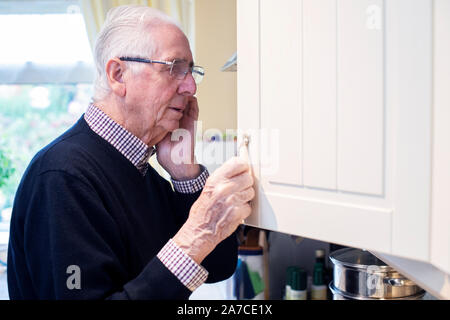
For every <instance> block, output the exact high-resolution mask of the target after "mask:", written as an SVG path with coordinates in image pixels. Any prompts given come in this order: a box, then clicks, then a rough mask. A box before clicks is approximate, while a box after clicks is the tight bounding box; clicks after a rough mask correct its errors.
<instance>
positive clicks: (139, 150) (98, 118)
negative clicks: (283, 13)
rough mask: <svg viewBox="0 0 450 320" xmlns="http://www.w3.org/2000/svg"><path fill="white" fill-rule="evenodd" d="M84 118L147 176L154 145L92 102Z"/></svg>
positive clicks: (154, 149) (97, 132)
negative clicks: (137, 135)
mask: <svg viewBox="0 0 450 320" xmlns="http://www.w3.org/2000/svg"><path fill="white" fill-rule="evenodd" d="M84 119H85V120H86V122H87V124H88V125H89V127H90V128H91V129H92V131H94V132H95V133H96V134H98V135H99V136H100V137H102V138H103V139H105V140H106V141H108V142H109V143H110V144H111V145H112V146H113V147H114V148H116V149H117V150H118V151H119V152H120V153H121V154H122V155H123V156H124V157H125V158H127V159H128V160H129V161H130V162H131V163H132V164H133V165H134V166H135V167H136V169H138V170H139V172H140V173H141V174H142V175H143V176H145V174H146V173H147V169H148V165H149V164H148V160H149V159H150V157H151V156H152V155H154V154H155V152H156V148H155V147H154V146H153V147H149V146H147V145H146V144H145V143H144V142H143V141H142V140H141V139H139V138H138V137H136V136H135V135H134V134H132V133H131V132H129V131H128V130H127V129H125V128H124V127H122V126H121V125H120V124H118V123H117V122H115V121H114V120H113V119H111V118H110V117H109V116H108V115H107V114H106V113H104V112H103V111H102V110H100V109H99V108H97V107H96V106H95V105H94V104H92V103H91V104H90V105H89V107H88V109H87V110H86V112H85V114H84Z"/></svg>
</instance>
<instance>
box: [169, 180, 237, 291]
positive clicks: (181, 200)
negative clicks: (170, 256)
mask: <svg viewBox="0 0 450 320" xmlns="http://www.w3.org/2000/svg"><path fill="white" fill-rule="evenodd" d="M203 185H204V184H203ZM202 190H203V186H202V188H201V189H199V190H198V191H197V192H194V193H181V192H178V191H174V192H173V201H172V203H173V206H174V210H175V212H176V215H177V218H178V221H179V228H181V226H182V225H183V223H184V222H185V221H186V220H187V218H188V216H189V212H190V209H191V207H192V205H193V204H194V202H195V201H196V200H197V199H198V197H199V196H200V194H201V192H202ZM237 258H238V241H237V233H236V232H233V233H232V234H231V235H230V236H229V237H228V238H226V239H225V240H223V241H222V242H221V243H219V244H218V245H217V246H216V248H215V249H214V250H213V251H212V252H211V253H210V254H209V255H208V256H207V257H206V258H205V259H204V260H203V262H202V263H201V265H202V266H203V267H204V268H205V269H206V270H207V271H208V273H209V274H208V278H207V279H206V283H214V282H219V281H222V280H226V279H228V278H229V277H231V276H232V275H233V273H234V271H235V269H236V265H237Z"/></svg>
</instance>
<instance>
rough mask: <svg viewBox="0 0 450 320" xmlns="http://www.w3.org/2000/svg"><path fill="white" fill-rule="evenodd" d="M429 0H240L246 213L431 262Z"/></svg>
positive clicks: (267, 222) (258, 221) (281, 226)
mask: <svg viewBox="0 0 450 320" xmlns="http://www.w3.org/2000/svg"><path fill="white" fill-rule="evenodd" d="M431 8H432V6H431V0H414V1H409V0H400V1H394V2H391V1H389V2H388V1H383V0H339V1H335V0H302V1H298V0H281V1H280V0H263V1H258V0H238V7H237V10H238V17H237V21H238V127H239V129H240V133H241V134H244V133H245V134H247V135H249V136H250V145H249V149H250V156H251V160H252V164H253V170H254V173H255V176H256V181H257V186H258V196H257V199H256V200H255V201H254V213H253V214H252V216H251V217H250V218H249V219H248V220H247V221H246V222H247V223H248V224H251V225H256V226H259V227H261V228H265V229H269V230H277V231H280V232H286V233H290V234H296V235H300V236H305V237H308V238H313V239H318V240H322V241H328V242H333V243H339V244H343V245H348V246H355V247H360V248H365V249H370V250H376V251H378V252H385V253H392V254H396V255H399V256H403V257H408V258H415V259H421V260H428V258H429V257H428V255H429V250H428V246H429V234H428V228H429V222H428V221H429V217H430V213H429V210H430V155H431V153H430V145H431V140H430V139H431V135H430V131H431V121H430V119H431V117H430V115H431V101H432V99H431V83H432V81H431V75H432V72H431V71H432V69H431V68H432V65H431V60H432V59H431V49H432V46H431V39H432V37H431V16H432V15H431Z"/></svg>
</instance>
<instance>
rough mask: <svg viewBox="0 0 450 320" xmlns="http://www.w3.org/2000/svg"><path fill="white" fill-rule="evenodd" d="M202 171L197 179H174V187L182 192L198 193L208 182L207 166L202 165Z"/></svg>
mask: <svg viewBox="0 0 450 320" xmlns="http://www.w3.org/2000/svg"><path fill="white" fill-rule="evenodd" d="M200 168H201V170H202V173H201V174H200V175H199V176H198V177H197V178H195V179H191V180H184V181H177V180H173V179H172V184H173V187H174V189H175V190H176V191H178V192H180V193H196V192H197V191H200V190H202V189H203V187H204V186H205V183H206V179H208V177H209V172H208V169H206V167H204V166H202V165H200Z"/></svg>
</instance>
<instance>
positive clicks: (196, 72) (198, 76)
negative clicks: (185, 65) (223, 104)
mask: <svg viewBox="0 0 450 320" xmlns="http://www.w3.org/2000/svg"><path fill="white" fill-rule="evenodd" d="M192 76H193V77H194V80H195V83H196V84H199V83H200V82H202V80H203V77H204V76H205V70H204V69H203V68H202V67H199V66H194V67H192Z"/></svg>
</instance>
